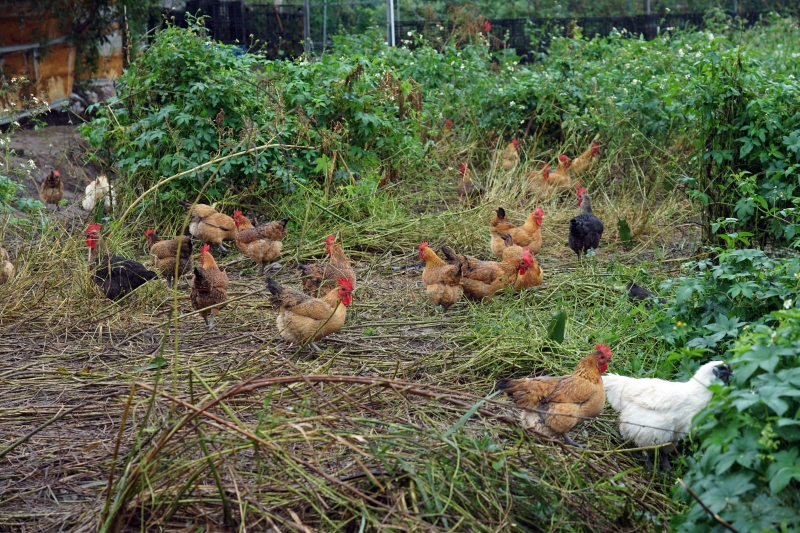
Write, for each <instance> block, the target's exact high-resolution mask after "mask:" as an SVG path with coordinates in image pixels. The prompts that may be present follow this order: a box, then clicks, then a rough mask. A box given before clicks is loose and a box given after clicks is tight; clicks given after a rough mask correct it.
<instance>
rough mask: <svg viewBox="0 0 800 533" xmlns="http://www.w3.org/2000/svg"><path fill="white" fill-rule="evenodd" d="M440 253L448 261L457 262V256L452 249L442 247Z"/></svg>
mask: <svg viewBox="0 0 800 533" xmlns="http://www.w3.org/2000/svg"><path fill="white" fill-rule="evenodd" d="M442 253H443V254H444V256H445V257H446V258H447V260H448V261H457V260H458V255H457V254H456V253H455V252H454V251H453V249H452V248H450V247H448V246H442Z"/></svg>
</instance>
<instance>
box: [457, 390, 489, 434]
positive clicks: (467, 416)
mask: <svg viewBox="0 0 800 533" xmlns="http://www.w3.org/2000/svg"><path fill="white" fill-rule="evenodd" d="M501 392H503V391H501V390H496V391H494V392H493V393H491V394H490V395H489V396H487V397H486V398H485V399H484V400H479V401H478V402H476V403H475V405H473V406H472V407H470V408H469V410H468V411H467V412H466V413H464V415H463V416H462V417H461V418H459V419H458V421H457V422H456V423H455V424H453V425H452V426H450V429H448V430H447V431H445V432H444V436H445V437H449V436H450V435H452V434H453V433H455V432H456V431H458V429H459V428H460V427H461V426H463V425H464V424H466V423H467V420H469V419H470V418H472V415H474V414H475V413H476V412H478V409H480V408H481V406H482V405H483V404H485V403H486V400H491V399H492V398H494V397H495V396H497V395H498V394H500V393H501Z"/></svg>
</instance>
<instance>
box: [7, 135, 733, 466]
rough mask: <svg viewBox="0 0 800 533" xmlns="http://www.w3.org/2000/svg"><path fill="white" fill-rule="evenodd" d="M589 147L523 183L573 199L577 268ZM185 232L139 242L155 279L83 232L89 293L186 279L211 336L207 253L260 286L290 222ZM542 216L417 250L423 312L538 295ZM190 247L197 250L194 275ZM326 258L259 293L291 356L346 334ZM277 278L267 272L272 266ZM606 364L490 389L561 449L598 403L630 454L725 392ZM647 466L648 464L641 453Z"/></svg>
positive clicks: (493, 223) (341, 268)
mask: <svg viewBox="0 0 800 533" xmlns="http://www.w3.org/2000/svg"><path fill="white" fill-rule="evenodd" d="M599 153H600V152H599V145H598V144H597V143H596V142H593V143H592V146H591V147H590V148H589V150H587V151H586V152H585V153H584V154H581V156H579V157H578V158H576V159H575V160H574V161H570V159H569V157H567V156H566V155H562V156H560V157H559V158H558V166H557V168H556V170H555V171H551V170H550V167H549V166H547V165H545V166H543V168H542V169H541V170H540V171H539V172H537V173H534V174H532V175H529V176H528V179H529V181H530V182H531V184H532V185H536V186H539V187H543V188H545V190H546V191H547V192H553V193H560V192H564V191H571V190H574V191H575V193H576V195H577V201H578V205H579V208H580V213H579V214H578V216H576V217H575V218H573V219H572V220H571V221H570V228H569V246H570V248H572V250H574V251H575V253H576V254H578V255H579V256H580V255H581V254H582V253H585V252H587V251H588V250H591V249H595V248H597V246H598V245H599V242H600V238H601V236H602V233H603V223H602V222H601V221H600V220H599V219H597V217H595V216H594V214H593V213H592V210H591V198H590V197H589V195H588V194H587V192H586V189H585V188H583V187H582V186H581V185H580V182H577V181H576V182H574V183H573V181H572V178H571V176H570V173H569V169H570V166H571V167H572V171H573V173H576V174H579V173H580V172H583V171H585V170H588V169H590V168H593V167H594V166H596V164H597V159H598V157H599ZM498 159H499V161H500V164H502V165H503V168H504V169H512V168H513V167H514V165H515V164H516V162H517V161H518V159H519V155H518V145H517V143H516V142H515V141H514V142H512V143H511V144H509V146H508V147H507V148H506V149H505V150H504V151H503V152H502V153H501V154H500V156H499V158H498ZM460 172H461V181H460V183H459V187H458V192H459V195H460V196H461V197H462V198H474V197H476V196H477V195H480V194H481V193H482V191H481V189H480V187H479V186H477V185H476V184H474V183H473V182H472V180H471V179H470V175H469V174H470V172H469V168H468V167H467V166H466V165H461V168H460ZM111 190H112V189H111V187H110V186H109V183H108V180H107V179H106V178H105V177H104V176H101V177H100V178H98V180H95V182H92V184H90V186H89V187H87V190H86V193H87V194H86V197H85V198H84V201H83V205H84V208H85V209H87V210H92V209H93V208H94V205H95V204H96V202H98V201H104V202H105V206H106V207H112V205H113V204H112V203H111V202H112V201H113V199H112V198H110V197H111V194H110V191H111ZM40 197H41V198H42V200H43V201H45V202H46V203H51V204H58V203H59V202H60V201H61V199H62V198H63V184H62V183H61V180H60V176H59V173H58V171H55V170H54V171H53V172H51V173H50V175H49V176H48V177H47V178H46V179H45V180H44V181H43V183H42V185H41V189H40ZM184 206H185V207H186V208H187V209H188V210H189V214H190V215H189V216H190V220H189V225H188V227H187V232H186V234H185V235H180V236H178V237H175V238H173V239H168V240H165V239H162V238H161V237H159V236H158V235H156V233H155V232H154V231H153V230H152V229H149V228H148V229H147V231H146V232H145V238H146V240H147V246H148V248H149V252H150V259H151V261H152V264H153V266H154V267H155V270H156V271H157V272H158V273H156V272H153V271H151V270H149V269H148V268H147V267H145V266H144V265H143V264H141V263H139V262H137V261H134V260H131V259H127V258H124V257H121V256H119V255H115V254H113V253H110V252H109V251H108V249H107V248H106V244H105V241H104V239H103V237H102V235H101V233H100V232H101V226H100V224H97V223H92V224H89V226H88V227H87V229H86V234H85V237H86V245H87V247H88V248H89V269H90V271H91V275H92V278H93V280H94V282H95V283H96V284H97V285H98V286H99V287H100V288H101V289H102V291H103V293H104V294H105V295H106V296H107V297H108V298H110V299H112V300H118V299H120V298H122V297H124V296H125V295H127V294H129V293H130V292H132V291H134V290H136V289H137V288H138V287H140V286H141V285H143V284H144V283H146V282H148V281H149V280H152V279H154V278H156V277H158V274H160V275H161V276H163V277H164V278H165V280H166V281H167V283H168V284H169V285H170V286H173V284H175V286H176V287H177V282H176V280H179V279H180V278H181V277H183V276H185V275H188V274H190V273H192V274H193V276H192V278H191V281H190V284H189V288H190V300H191V304H192V307H193V309H195V310H196V311H197V312H198V314H200V316H202V317H203V319H204V320H205V322H206V324H207V325H208V327H209V328H214V322H215V321H214V319H215V316H216V315H217V314H218V313H219V312H220V310H221V309H222V308H223V307H224V306H225V304H226V302H227V300H228V297H227V290H228V276H227V275H226V274H225V272H224V271H222V270H220V268H219V266H218V265H217V263H216V261H215V259H214V257H213V256H212V255H211V253H210V246H211V245H212V244H214V245H217V246H218V247H219V248H220V249H221V250H223V251H227V249H226V248H225V247H224V245H223V244H222V243H223V242H225V241H229V242H234V244H235V245H236V247H237V248H238V249H239V250H240V251H241V252H242V253H243V254H245V255H246V256H247V257H249V258H250V259H251V260H252V261H253V262H254V263H256V264H257V265H258V266H259V267H260V274H262V275H263V274H264V272H265V271H266V269H267V265H270V264H271V263H272V262H273V261H274V260H275V259H276V258H277V257H278V256H279V255H280V253H281V251H282V247H283V245H282V239H283V237H285V236H286V224H287V222H288V220H289V219H288V218H284V219H281V220H276V221H272V222H268V223H266V224H262V225H260V226H254V225H253V224H252V223H251V221H250V220H249V219H248V218H247V217H245V216H244V215H243V214H242V213H241V211H236V212H235V213H234V215H233V217H230V216H228V215H225V214H224V213H219V212H217V211H216V210H215V209H214V208H212V207H211V206H208V205H205V204H188V203H184ZM543 221H544V210H543V209H542V208H541V207H537V208H536V209H534V211H533V212H532V213H531V214H530V215H529V216H528V217H527V219H526V220H525V222H524V223H523V224H522V225H521V226H516V225H514V224H512V223H511V222H510V221H509V220H508V219H507V218H506V213H505V210H504V209H503V208H499V209H497V210H496V212H495V214H494V216H493V217H492V218H491V220H490V222H489V235H490V247H491V250H492V252H493V253H494V255H496V256H497V257H498V258H499V259H500V260H499V261H482V260H479V259H476V258H474V257H471V256H468V255H463V254H457V253H455V252H454V251H453V250H452V249H450V248H449V247H447V246H442V248H441V250H442V254H443V256H444V259H442V258H440V257H439V256H438V255H437V254H436V253H435V252H434V251H433V250H432V249H431V248H430V247H429V245H428V243H427V242H423V243H421V244H420V245H419V257H420V259H421V260H422V261H423V262H424V265H425V266H424V270H423V272H422V280H423V282H424V283H425V286H426V291H427V293H428V296H429V298H430V301H431V302H432V303H433V304H434V305H437V306H438V305H441V306H442V307H443V308H444V309H445V310H446V309H448V308H449V307H450V306H452V305H453V304H454V303H456V302H457V301H458V300H459V299H460V298H461V297H462V295H463V296H465V297H466V298H468V299H472V300H476V301H483V300H486V299H488V298H491V297H492V295H494V294H495V293H496V292H497V291H498V290H500V289H502V288H503V287H506V286H511V287H513V288H514V289H515V290H518V291H519V290H522V289H524V288H528V287H535V286H537V285H541V284H542V282H543V272H542V269H541V268H540V267H539V264H538V263H537V261H536V259H535V257H534V255H535V254H538V253H539V252H540V251H541V248H542V234H541V226H542V224H543ZM192 237H194V238H195V239H197V240H198V241H200V242H201V243H203V244H202V246H201V248H200V264H199V265H194V264H193V257H192V255H193V254H192V252H193V248H192ZM325 251H326V253H327V254H328V255H329V256H330V260H329V261H328V262H327V263H325V264H312V265H299V270H300V272H301V280H302V291H298V290H295V289H292V288H289V287H285V286H282V285H281V284H279V283H278V282H276V281H275V280H273V279H271V278H267V280H266V284H267V289H268V290H269V292H270V293H271V300H272V304H273V306H274V308H275V309H276V310H277V312H278V316H277V327H278V332H279V334H280V336H281V337H282V338H283V339H285V340H287V341H289V342H291V343H297V344H309V345H310V346H311V347H312V348H313V349H315V350H319V348H318V347H317V346H316V344H314V341H317V340H319V339H321V338H323V337H325V336H327V335H330V334H332V333H335V332H337V331H339V329H341V327H342V326H343V325H344V322H345V317H346V311H347V306H348V305H350V304H351V303H352V293H353V290H354V289H355V285H356V276H355V272H354V270H353V268H352V265H351V262H350V259H349V258H348V257H347V256H346V255H345V253H344V250H343V249H342V246H341V245H340V244H339V243H337V242H336V239H335V237H334V236H333V235H330V236H329V237H328V238H327V239H326V241H325ZM0 267H2V268H0V284H2V283H4V282H6V281H7V280H8V279H9V278H10V277H11V276H12V274H13V265H12V263H11V262H10V259H9V256H8V253H7V252H6V250H5V249H2V248H0ZM274 267H278V268H279V267H280V265H278V264H277V263H275V264H272V265H271V266H270V270H272V268H274ZM629 288H630V293H629V296H630V297H631V298H632V299H640V300H646V299H649V298H651V297H652V296H654V295H653V294H652V293H649V291H645V290H644V289H642V288H641V287H638V285H635V284H631V286H630V287H629ZM611 359H612V354H611V350H610V349H609V347H608V346H605V345H602V344H597V345H596V346H595V351H593V352H592V353H591V354H589V355H587V356H586V357H584V358H583V359H582V360H581V361H580V363H579V364H578V366H577V368H576V369H575V371H574V372H573V373H572V374H570V375H568V376H561V377H550V376H543V377H537V378H525V379H512V380H503V381H501V382H499V383H498V384H497V388H498V389H500V390H503V391H505V392H506V393H507V394H508V395H509V396H510V397H511V398H512V400H513V401H514V403H515V404H516V405H517V406H518V407H520V408H522V410H523V412H522V424H523V426H525V427H527V428H530V429H532V430H534V431H536V432H538V433H540V434H542V435H545V436H548V437H557V438H562V439H563V440H564V442H565V443H567V444H569V445H573V446H581V447H584V446H582V445H579V444H577V443H575V442H574V441H573V440H572V439H571V438H570V437H569V435H568V433H569V431H570V430H572V429H573V428H574V427H575V426H577V425H578V424H579V423H580V422H582V421H583V420H587V419H591V418H594V417H596V416H598V415H599V414H600V413H601V412H602V410H603V406H604V405H605V402H606V399H607V400H608V401H609V403H610V404H611V405H612V406H613V407H614V408H615V409H617V410H618V411H619V412H620V433H621V434H622V436H623V437H625V438H626V439H632V440H633V441H634V442H635V443H636V444H637V445H638V446H642V447H646V446H654V445H660V444H665V443H668V442H676V441H678V440H680V439H681V438H683V437H684V436H685V435H686V433H687V432H688V431H689V429H690V426H691V420H692V417H693V416H694V415H695V414H697V413H698V412H699V411H700V410H701V409H702V408H703V407H704V406H705V405H706V404H707V403H708V401H709V400H710V398H711V393H710V392H709V391H708V388H707V387H708V385H709V384H710V383H711V381H712V379H713V378H714V377H719V378H720V379H722V380H723V381H727V378H728V376H729V375H730V368H729V367H727V366H725V365H723V362H722V361H712V362H710V363H707V364H705V365H704V366H702V367H701V368H700V370H698V372H697V373H696V374H695V376H694V377H693V378H692V379H691V380H689V381H688V382H686V383H673V382H667V381H663V380H659V379H634V378H629V377H624V376H618V375H615V374H609V375H604V372H605V371H606V370H607V369H608V365H609V362H610V361H611ZM643 453H644V455H645V458H646V459H647V460H648V462H649V457H648V456H647V453H646V452H643ZM661 457H662V466H665V467H669V460H668V458H667V457H666V452H665V448H661Z"/></svg>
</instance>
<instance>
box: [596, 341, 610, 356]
mask: <svg viewBox="0 0 800 533" xmlns="http://www.w3.org/2000/svg"><path fill="white" fill-rule="evenodd" d="M594 349H595V350H597V351H598V352H600V353H601V354H603V355H605V356H606V357H608V358H609V359H611V348H609V347H608V346H606V345H605V344H595V345H594Z"/></svg>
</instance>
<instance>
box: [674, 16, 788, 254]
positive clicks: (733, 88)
mask: <svg viewBox="0 0 800 533" xmlns="http://www.w3.org/2000/svg"><path fill="white" fill-rule="evenodd" d="M794 33H795V35H796V34H797V30H796V27H795V28H794ZM789 43H791V41H789ZM788 46H792V45H791V44H789V45H788ZM754 56H755V54H753V53H751V52H750V51H749V49H748V48H747V47H746V46H728V47H717V48H716V49H714V50H711V51H709V53H707V54H705V56H704V57H705V61H699V62H697V63H695V64H694V70H695V72H693V73H692V74H691V77H690V79H689V80H688V81H687V83H686V90H687V99H686V103H687V109H688V116H687V118H688V119H689V120H690V123H695V124H699V125H700V135H699V139H698V140H699V148H700V153H701V154H702V158H703V163H702V166H701V169H700V173H699V175H698V176H697V178H698V182H697V191H696V194H695V197H696V198H699V199H700V200H701V201H702V203H703V204H705V210H704V223H705V224H704V229H705V238H706V240H707V241H708V240H711V239H712V238H713V236H714V231H713V228H712V223H715V222H718V221H719V220H724V219H729V218H736V219H738V220H739V222H740V223H741V229H742V231H745V232H748V233H751V234H753V236H754V237H755V239H756V240H757V242H759V243H760V245H761V246H762V247H764V246H766V244H767V242H771V243H773V244H788V243H790V242H791V240H792V239H793V238H794V237H795V235H796V233H797V215H796V214H795V211H794V209H795V208H794V205H793V203H792V198H793V196H794V194H793V192H794V189H795V187H796V184H797V176H798V174H799V173H800V106H798V104H797V102H798V101H800V83H798V81H797V80H796V79H795V76H794V75H793V74H790V73H788V72H784V71H783V69H784V68H786V65H781V66H779V67H778V68H777V69H776V68H770V67H768V66H766V65H764V64H762V62H761V61H759V60H758V59H757V58H756V57H754ZM797 58H800V50H798V53H796V54H791V56H790V57H788V58H787V62H788V63H789V67H790V68H791V67H792V66H794V67H795V68H797V67H798V66H800V61H798V59H797ZM764 59H765V60H766V58H764ZM769 61H770V62H774V61H775V59H774V58H770V59H769ZM795 72H796V70H795ZM787 218H789V219H791V220H790V221H789V223H788V224H787Z"/></svg>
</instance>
